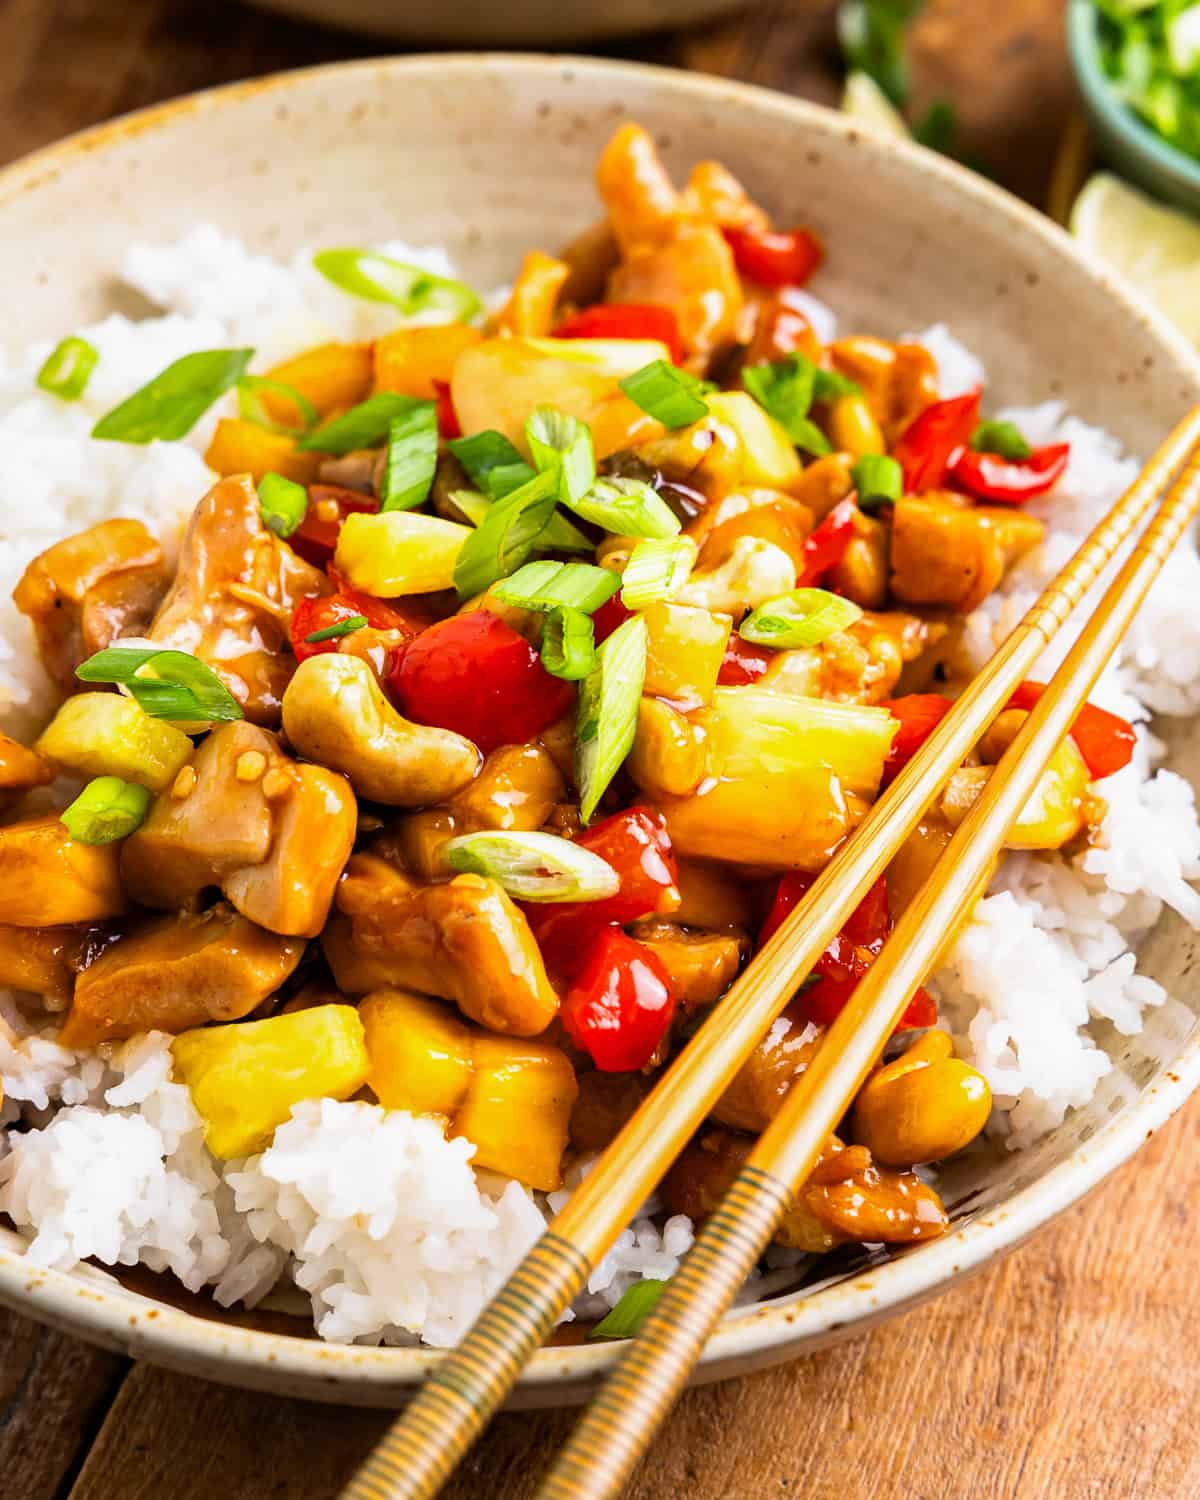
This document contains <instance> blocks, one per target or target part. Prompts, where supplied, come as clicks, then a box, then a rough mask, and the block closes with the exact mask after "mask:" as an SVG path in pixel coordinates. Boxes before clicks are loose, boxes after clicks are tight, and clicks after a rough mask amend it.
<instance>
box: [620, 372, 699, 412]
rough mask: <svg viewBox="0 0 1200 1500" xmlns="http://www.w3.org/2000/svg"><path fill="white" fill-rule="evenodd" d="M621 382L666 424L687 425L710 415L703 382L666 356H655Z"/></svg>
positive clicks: (645, 410)
mask: <svg viewBox="0 0 1200 1500" xmlns="http://www.w3.org/2000/svg"><path fill="white" fill-rule="evenodd" d="M618 384H619V385H620V387H621V389H622V390H623V391H624V392H625V394H626V395H627V396H628V397H629V399H630V400H631V401H632V402H634V404H635V405H637V406H640V407H641V408H642V410H643V411H644V412H647V413H649V415H650V416H652V417H653V418H654V419H655V421H656V422H661V423H662V424H663V426H664V427H687V426H688V425H689V424H690V423H692V422H698V421H699V420H700V418H701V417H706V416H707V415H708V404H707V403H706V402H705V401H704V400H703V399H702V398H701V396H700V394H699V393H700V390H701V389H702V385H701V382H700V381H699V380H698V379H697V378H696V376H695V375H689V374H688V372H687V371H686V370H680V369H677V368H676V366H675V365H669V364H668V363H667V362H666V360H665V359H656V360H652V361H651V362H650V364H648V365H643V366H642V368H641V369H640V370H635V371H634V372H633V374H632V375H626V377H625V379H624V380H622V381H619V382H618Z"/></svg>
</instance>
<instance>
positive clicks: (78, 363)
mask: <svg viewBox="0 0 1200 1500" xmlns="http://www.w3.org/2000/svg"><path fill="white" fill-rule="evenodd" d="M99 359H100V355H99V353H98V352H97V351H96V349H95V348H94V347H93V346H92V345H91V344H89V343H88V341H87V339H81V338H77V337H71V338H69V339H63V341H62V342H61V343H60V344H58V345H57V346H56V347H55V348H54V349H52V350H51V351H50V353H49V355H47V357H46V362H45V364H44V365H43V366H42V368H41V369H40V370H39V371H38V373H37V383H38V385H39V386H40V387H41V389H42V390H43V391H49V393H50V394H51V395H52V396H58V397H59V398H60V399H61V400H63V401H78V400H79V398H80V396H82V395H83V393H84V391H85V390H87V383H88V381H89V380H90V379H91V378H92V371H93V370H94V369H95V368H96V365H97V363H98V362H99Z"/></svg>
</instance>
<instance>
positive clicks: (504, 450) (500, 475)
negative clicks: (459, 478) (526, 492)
mask: <svg viewBox="0 0 1200 1500" xmlns="http://www.w3.org/2000/svg"><path fill="white" fill-rule="evenodd" d="M446 446H447V447H448V448H449V449H450V452H451V453H453V454H454V456H455V458H457V459H458V461H459V463H460V464H462V466H463V468H464V469H466V471H467V473H468V475H469V476H470V478H471V482H472V483H473V484H474V485H475V486H476V488H478V489H481V490H482V491H483V492H484V494H485V495H487V496H488V498H489V499H491V500H503V499H504V497H505V495H511V494H512V492H513V490H519V489H520V488H521V486H522V485H523V484H528V483H529V481H530V480H531V479H532V478H533V476H534V473H535V472H536V471H535V470H534V467H533V465H532V464H527V463H526V462H525V460H524V459H523V458H522V457H521V455H520V453H518V452H517V450H516V448H515V447H514V446H513V444H512V443H510V442H509V440H508V439H507V438H506V437H505V436H504V434H503V433H502V432H494V431H492V430H491V429H490V428H489V429H488V431H487V432H476V433H474V434H473V435H472V436H471V437H465V438H451V440H450V442H449V443H447V444H446Z"/></svg>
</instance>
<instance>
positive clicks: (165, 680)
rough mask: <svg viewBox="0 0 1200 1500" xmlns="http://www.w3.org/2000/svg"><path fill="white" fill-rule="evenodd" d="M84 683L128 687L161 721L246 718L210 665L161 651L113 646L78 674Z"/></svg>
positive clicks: (89, 662)
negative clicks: (102, 683) (112, 684)
mask: <svg viewBox="0 0 1200 1500" xmlns="http://www.w3.org/2000/svg"><path fill="white" fill-rule="evenodd" d="M75 675H76V677H78V678H79V680H80V682H109V683H116V684H117V685H118V686H120V687H123V688H125V689H126V690H127V691H128V692H129V694H130V696H131V697H132V698H133V700H134V702H135V703H137V704H138V705H139V707H141V708H142V709H144V710H145V711H146V713H148V714H149V715H150V716H151V717H152V718H155V719H173V720H175V721H176V722H178V723H215V722H220V721H225V720H229V719H241V718H244V717H245V715H244V714H243V713H242V707H241V704H240V703H239V702H238V701H237V699H236V698H235V697H234V696H233V694H232V693H231V692H230V691H229V689H228V688H227V687H226V686H225V684H224V683H223V682H222V681H221V679H220V678H219V677H218V676H217V674H216V673H215V672H214V671H213V669H212V668H211V667H210V666H208V665H207V664H206V663H204V662H202V661H199V660H197V658H196V657H194V656H190V655H189V654H188V653H187V652H186V651H172V650H164V649H163V648H162V647H161V646H108V647H106V648H105V650H103V651H97V652H96V654H95V656H89V657H88V659H87V661H85V662H84V663H83V665H82V666H80V667H77V668H76V669H75Z"/></svg>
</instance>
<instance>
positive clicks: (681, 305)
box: [596, 124, 742, 369]
mask: <svg viewBox="0 0 1200 1500" xmlns="http://www.w3.org/2000/svg"><path fill="white" fill-rule="evenodd" d="M596 183H597V186H598V188H599V190H600V196H601V198H602V199H603V200H604V203H605V206H606V208H607V209H608V213H609V218H610V219H611V221H612V226H613V232H614V233H615V235H616V237H617V243H618V245H619V246H620V248H621V260H620V263H619V264H618V265H617V267H616V269H615V270H614V271H613V272H612V274H611V275H610V276H609V278H608V300H609V301H610V302H650V303H654V304H656V305H658V306H661V307H666V308H669V309H670V311H671V312H673V313H674V314H675V318H676V321H677V322H678V324H679V332H680V337H681V339H682V342H683V348H684V353H685V356H686V358H687V362H688V364H689V365H691V366H694V367H695V368H697V369H702V368H704V367H705V366H706V365H707V363H708V361H709V359H710V358H711V356H712V355H713V354H714V353H715V352H716V351H717V350H718V349H720V348H722V347H723V346H725V345H726V344H728V343H730V342H732V340H733V338H734V335H735V333H736V331H737V325H738V316H739V314H740V312H741V308H742V287H741V281H740V280H739V278H738V274H737V268H736V267H735V265H734V262H733V253H732V251H731V250H730V248H729V246H728V245H727V244H726V242H725V239H724V237H723V235H722V234H721V231H720V229H719V228H718V226H717V225H716V224H715V223H712V222H710V221H707V220H705V219H704V218H703V217H701V216H700V215H699V214H697V213H696V212H695V211H694V200H695V195H693V201H692V202H689V201H688V199H687V198H686V197H681V196H680V195H679V194H678V193H677V192H676V191H675V188H674V186H673V185H672V183H671V180H670V178H669V177H668V176H667V174H666V172H665V170H664V169H663V166H662V163H661V162H660V161H659V159H658V153H657V151H656V150H655V147H654V142H653V140H652V139H651V138H650V136H649V134H648V133H647V132H646V131H645V130H643V129H642V128H641V126H639V125H634V124H628V125H623V126H622V127H621V129H620V130H618V131H617V133H616V135H615V136H613V138H612V140H611V141H610V142H609V143H608V145H607V146H606V147H605V149H604V151H603V153H602V154H601V157H600V162H599V166H598V167H597V170H596Z"/></svg>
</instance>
